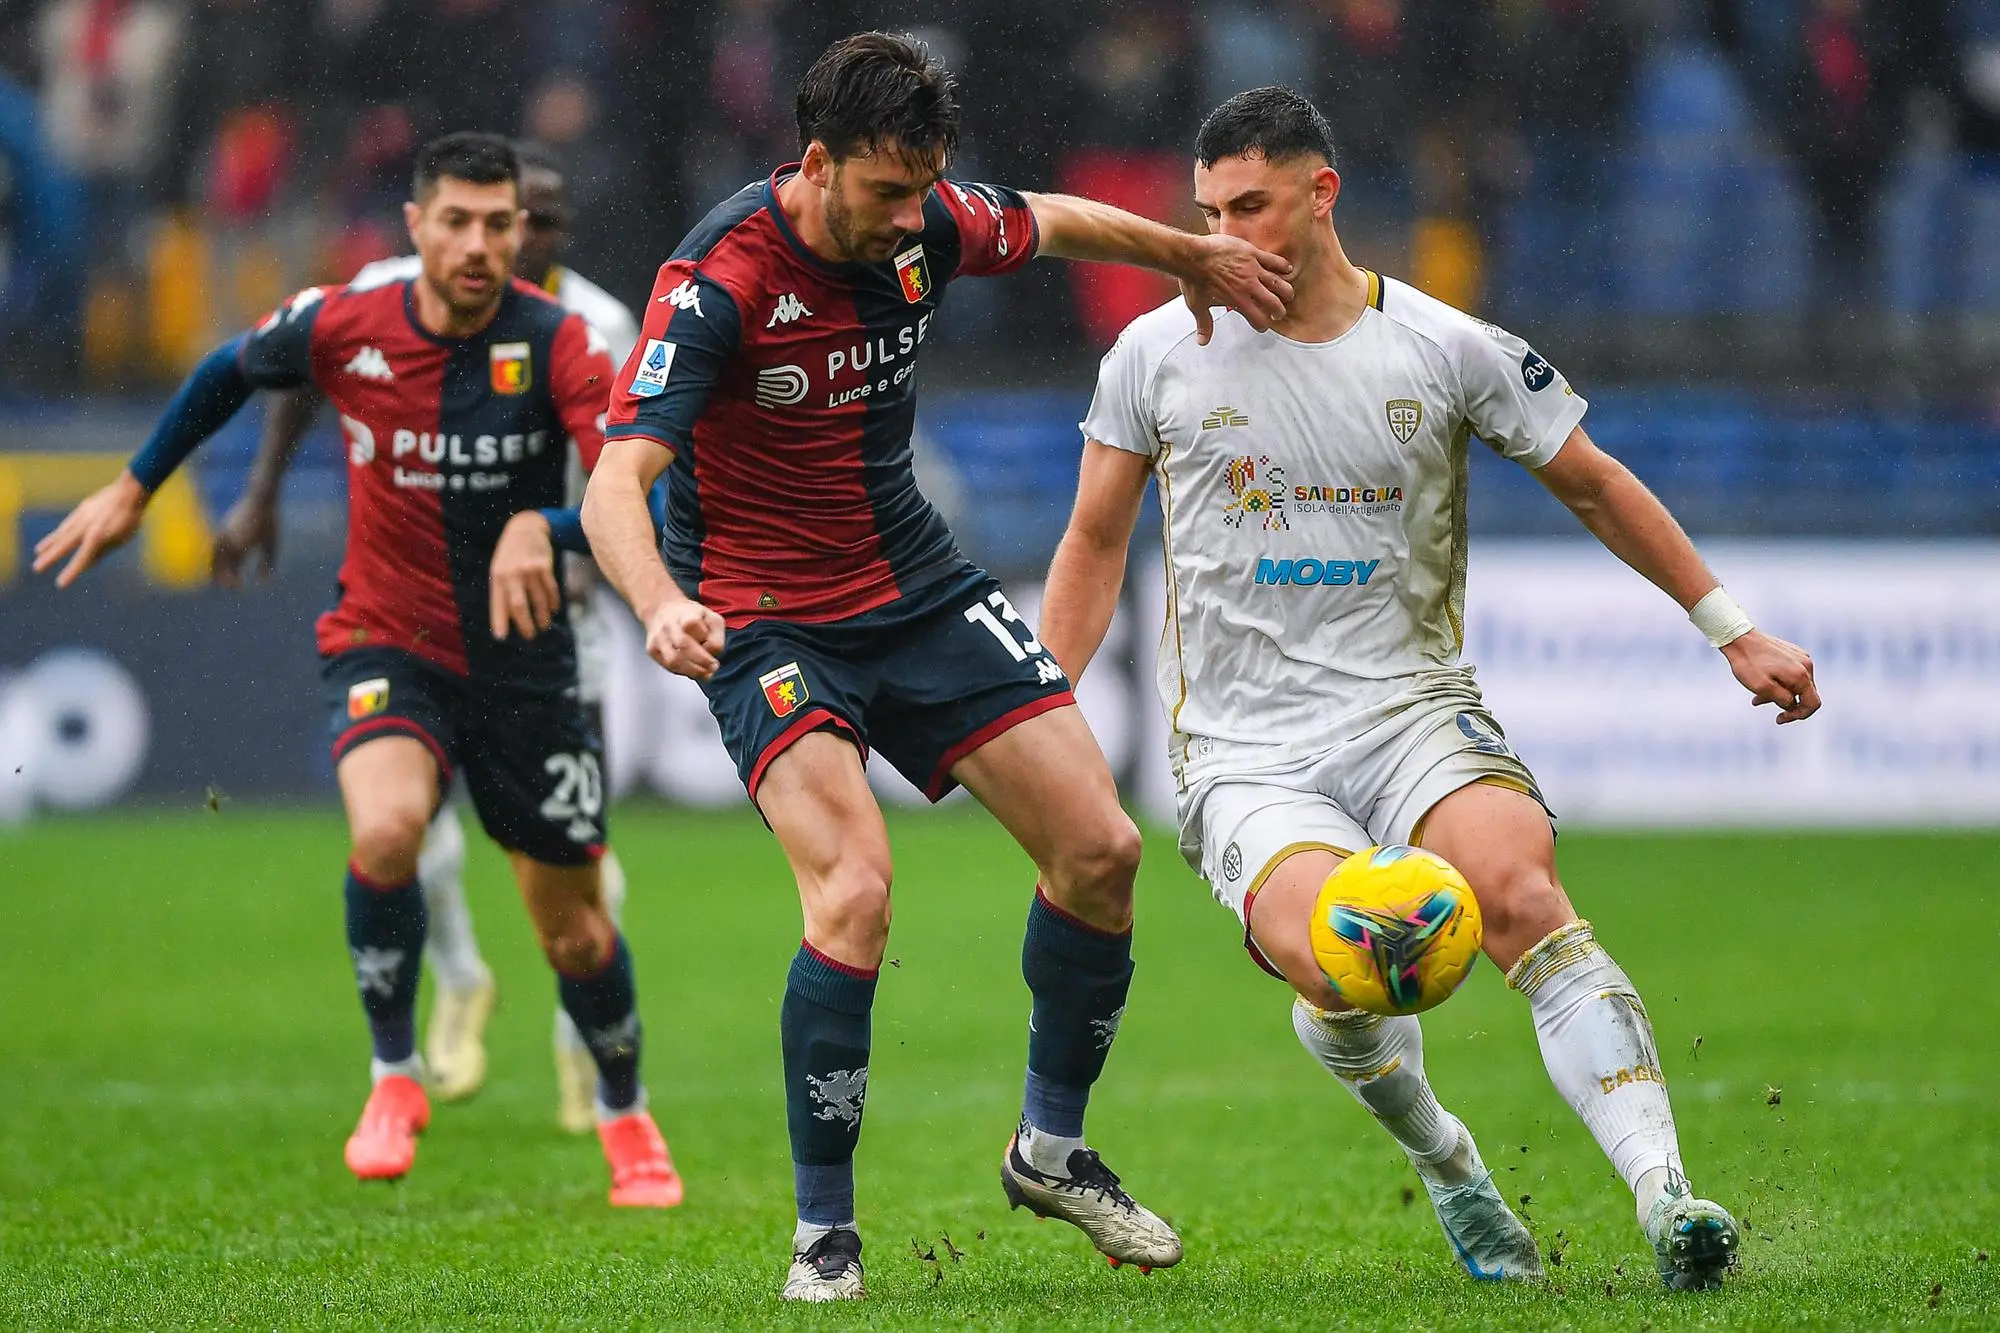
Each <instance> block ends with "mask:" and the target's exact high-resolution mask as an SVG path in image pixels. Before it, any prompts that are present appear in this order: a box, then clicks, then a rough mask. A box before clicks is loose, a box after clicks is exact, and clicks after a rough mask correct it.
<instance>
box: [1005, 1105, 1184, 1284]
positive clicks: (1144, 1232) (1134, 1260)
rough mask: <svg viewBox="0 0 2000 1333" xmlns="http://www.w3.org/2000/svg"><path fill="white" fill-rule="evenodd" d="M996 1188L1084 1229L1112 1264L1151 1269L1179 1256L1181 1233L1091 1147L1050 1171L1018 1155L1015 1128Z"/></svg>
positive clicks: (1011, 1200) (1020, 1204)
mask: <svg viewBox="0 0 2000 1333" xmlns="http://www.w3.org/2000/svg"><path fill="white" fill-rule="evenodd" d="M1000 1188H1002V1189H1004V1190H1005V1191H1007V1203H1008V1205H1009V1206H1010V1207H1013V1208H1026V1209H1027V1210H1028V1211H1029V1212H1031V1213H1033V1214H1034V1215H1035V1216H1037V1217H1053V1218H1058V1219H1060V1220H1061V1221H1064V1222H1067V1223H1069V1224H1070V1225H1071V1226H1073V1227H1075V1228H1076V1229H1077V1230H1079V1231H1081V1232H1083V1234H1084V1235H1086V1236H1088V1237H1090V1243H1091V1244H1092V1245H1095V1246H1096V1247H1097V1248H1098V1249H1099V1250H1100V1251H1102V1252H1103V1254H1104V1257H1105V1258H1107V1259H1109V1260H1110V1261H1111V1266H1112V1267H1113V1268H1117V1267H1118V1266H1120V1265H1121V1264H1135V1265H1137V1266H1138V1269H1139V1271H1140V1272H1142V1273H1150V1272H1152V1271H1153V1270H1154V1269H1155V1268H1171V1267H1173V1266H1174V1265H1175V1264H1177V1263H1179V1262H1180V1261H1181V1238H1180V1237H1179V1236H1177V1235H1175V1234H1174V1229H1173V1228H1172V1227H1170V1226H1168V1225H1167V1223H1166V1222H1165V1221H1164V1220H1162V1219H1161V1218H1160V1217H1158V1216H1156V1215H1155V1214H1154V1213H1153V1212H1152V1211H1150V1210H1149V1209H1147V1208H1146V1207H1145V1206H1144V1205H1142V1204H1141V1203H1139V1201H1138V1200H1136V1199H1134V1198H1133V1197H1132V1196H1131V1195H1129V1194H1127V1193H1126V1192H1125V1191H1124V1190H1123V1189H1122V1188H1120V1186H1119V1184H1118V1177H1117V1175H1116V1174H1115V1173H1114V1172H1113V1171H1112V1170H1111V1168H1110V1167H1108V1166H1106V1165H1105V1164H1104V1160H1103V1159H1102V1158H1100V1157H1099V1156H1098V1155H1097V1151H1096V1150H1095V1149H1094V1148H1079V1149H1077V1150H1076V1151H1075V1152H1072V1153H1071V1154H1070V1155H1069V1162H1068V1164H1067V1171H1066V1174H1063V1175H1059V1176H1058V1175H1050V1174H1047V1173H1045V1172H1042V1171H1038V1170H1036V1169H1035V1168H1034V1167H1033V1166H1032V1165H1030V1164H1029V1162H1028V1159H1027V1158H1026V1157H1025V1156H1023V1155H1022V1153H1021V1137H1020V1134H1019V1133H1018V1132H1017V1133H1016V1134H1015V1135H1014V1137H1013V1138H1010V1139H1008V1140H1007V1151H1006V1153H1005V1155H1004V1156H1002V1157H1001V1159H1000Z"/></svg>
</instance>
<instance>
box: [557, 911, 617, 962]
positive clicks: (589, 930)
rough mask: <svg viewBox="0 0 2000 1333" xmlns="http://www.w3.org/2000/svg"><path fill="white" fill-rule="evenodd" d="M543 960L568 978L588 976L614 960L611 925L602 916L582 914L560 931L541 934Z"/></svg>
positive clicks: (595, 913)
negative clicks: (610, 960) (612, 957)
mask: <svg viewBox="0 0 2000 1333" xmlns="http://www.w3.org/2000/svg"><path fill="white" fill-rule="evenodd" d="M540 939H541V945H542V957H544V958H546V959H548V960H549V966H550V967H552V968H554V969H555V970H556V971H558V972H560V973H562V974H563V975H564V976H566V977H587V976H590V975H591V974H592V973H594V972H596V971H598V970H599V969H600V968H602V967H603V966H604V964H605V963H606V962H607V961H608V960H609V959H610V957H611V947H612V930H611V922H610V920H609V919H608V918H606V917H605V916H604V915H603V914H602V913H598V912H584V913H578V914H576V915H575V916H573V917H572V918H571V919H570V920H569V921H568V922H566V923H565V924H564V925H563V927H562V928H561V929H560V930H554V931H543V932H540Z"/></svg>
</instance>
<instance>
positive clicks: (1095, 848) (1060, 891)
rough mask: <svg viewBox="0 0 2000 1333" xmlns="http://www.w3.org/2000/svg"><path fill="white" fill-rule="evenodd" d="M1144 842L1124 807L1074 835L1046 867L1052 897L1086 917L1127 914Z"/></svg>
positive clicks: (1125, 915) (1130, 906) (1121, 915)
mask: <svg viewBox="0 0 2000 1333" xmlns="http://www.w3.org/2000/svg"><path fill="white" fill-rule="evenodd" d="M1143 847H1144V842H1143V839H1142V838H1141V837H1140V834H1139V827H1138V825H1136V824H1134V823H1133V822H1132V820H1131V818H1130V816H1128V815H1127V814H1126V813H1125V812H1124V811H1123V810H1122V809H1121V810H1118V811H1116V813H1115V815H1114V816H1113V817H1110V818H1106V819H1104V820H1102V821H1100V822H1099V823H1098V824H1097V825H1096V827H1094V828H1089V829H1085V830H1080V831H1078V832H1076V833H1074V834H1072V835H1071V837H1070V838H1068V839H1067V840H1066V841H1065V844H1064V845H1063V846H1062V847H1061V848H1060V849H1058V851H1057V853H1056V855H1055V857H1054V864H1052V865H1050V866H1049V867H1048V871H1047V875H1048V881H1049V896H1050V897H1052V898H1054V899H1055V900H1056V902H1057V904H1058V905H1059V906H1062V907H1066V908H1068V909H1070V910H1072V911H1077V912H1079V914H1080V915H1083V916H1085V917H1086V918H1087V919H1091V920H1093V921H1094V920H1096V919H1097V918H1098V917H1100V916H1105V915H1109V916H1115V917H1123V918H1129V916H1130V913H1131V910H1132V881H1133V880H1134V879H1135V878H1136V877H1137V876H1138V873H1139V856H1140V853H1141V851H1142V850H1143Z"/></svg>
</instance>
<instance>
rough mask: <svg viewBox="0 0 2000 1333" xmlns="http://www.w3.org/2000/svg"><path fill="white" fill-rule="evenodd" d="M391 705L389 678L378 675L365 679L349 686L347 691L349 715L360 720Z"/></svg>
mask: <svg viewBox="0 0 2000 1333" xmlns="http://www.w3.org/2000/svg"><path fill="white" fill-rule="evenodd" d="M388 706H389V678H388V677H387V676H377V677H376V678H375V679H374V680H364V681H362V682H360V683H359V684H357V685H353V686H351V687H349V689H348V691H347V717H348V720H349V721H352V722H359V721H360V720H361V719H362V718H364V717H373V716H375V714H377V713H379V712H381V711H382V710H383V709H385V708H387V707H388Z"/></svg>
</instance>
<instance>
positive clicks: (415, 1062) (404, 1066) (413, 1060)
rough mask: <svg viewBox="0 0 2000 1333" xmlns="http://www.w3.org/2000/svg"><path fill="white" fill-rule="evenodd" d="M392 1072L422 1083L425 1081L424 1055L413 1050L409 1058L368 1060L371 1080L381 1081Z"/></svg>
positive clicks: (373, 1081)
mask: <svg viewBox="0 0 2000 1333" xmlns="http://www.w3.org/2000/svg"><path fill="white" fill-rule="evenodd" d="M392 1074H401V1075H402V1076H403V1077H404V1078H413V1079H415V1080H416V1081H417V1082H419V1083H422V1082H423V1081H424V1057H423V1056H421V1055H417V1054H415V1053H414V1052H412V1053H411V1055H410V1058H409V1059H407V1060H376V1059H372V1058H371V1059H370V1060H369V1061H368V1080H369V1082H371V1083H380V1082H381V1081H382V1080H383V1079H385V1078H388V1077H389V1076H391V1075H392Z"/></svg>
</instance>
